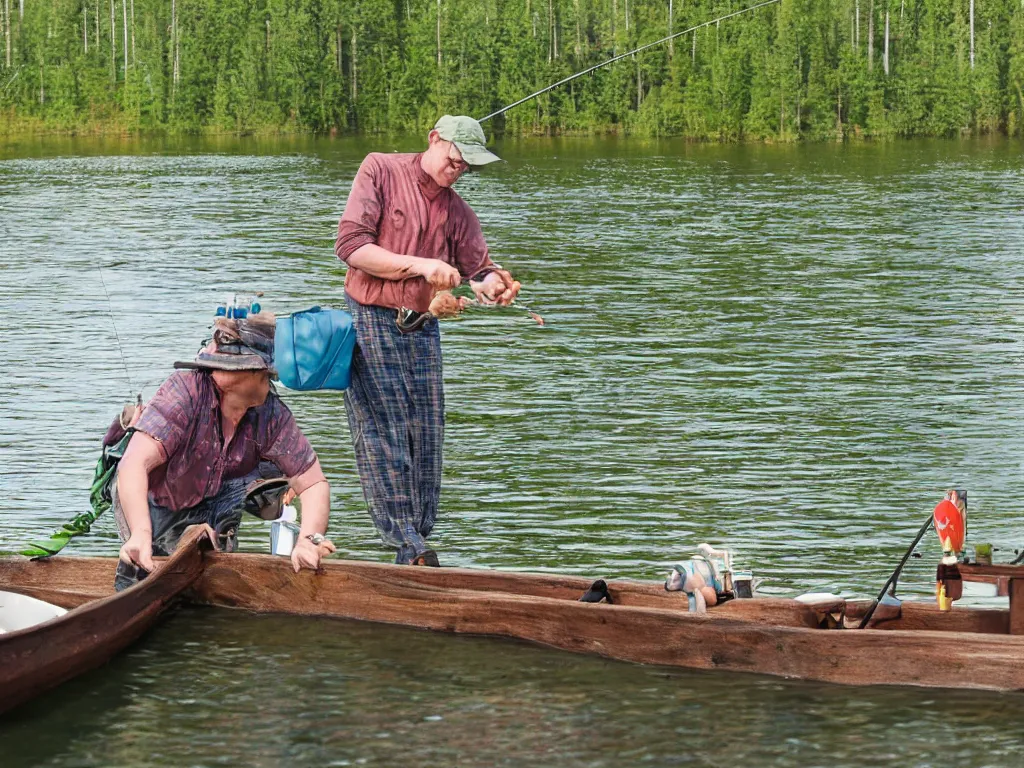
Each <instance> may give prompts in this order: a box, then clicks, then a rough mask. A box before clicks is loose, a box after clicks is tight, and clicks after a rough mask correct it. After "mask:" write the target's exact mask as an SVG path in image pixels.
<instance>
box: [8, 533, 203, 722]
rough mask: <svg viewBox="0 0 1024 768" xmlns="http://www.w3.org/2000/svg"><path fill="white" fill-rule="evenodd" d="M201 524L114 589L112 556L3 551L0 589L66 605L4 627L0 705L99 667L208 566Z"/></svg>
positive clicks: (10, 706) (13, 703)
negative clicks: (46, 556) (13, 555)
mask: <svg viewBox="0 0 1024 768" xmlns="http://www.w3.org/2000/svg"><path fill="white" fill-rule="evenodd" d="M201 537H202V534H201V531H200V530H199V529H192V530H189V531H186V533H185V534H184V535H183V536H182V540H181V543H180V545H179V547H178V549H177V551H175V553H174V555H173V556H172V557H170V558H166V561H165V562H164V563H163V564H162V565H161V567H159V568H158V569H157V570H156V571H155V572H154V573H153V574H152V575H151V576H149V577H148V578H146V579H145V580H143V581H141V582H140V583H139V584H137V585H135V586H134V587H132V588H130V589H126V590H125V591H123V592H121V593H119V594H115V593H114V569H115V567H116V565H117V560H116V559H115V558H72V557H60V558H53V559H50V560H41V561H31V560H14V559H0V590H3V591H9V592H16V593H19V594H23V595H29V596H30V597H34V598H37V599H39V600H44V601H46V602H47V603H50V604H52V605H56V606H59V607H60V608H67V609H72V610H68V611H67V612H66V613H64V614H63V615H61V616H57V617H56V618H53V619H50V620H49V621H46V622H44V623H42V624H38V625H36V626H32V627H26V628H24V629H20V630H17V631H14V632H8V633H6V634H0V713H2V712H5V711H7V710H9V709H12V708H13V707H15V706H17V705H18V704H20V703H22V702H24V701H27V700H29V699H31V698H32V697H33V696H36V695H38V694H40V693H42V692H43V691H46V690H48V689H50V688H53V687H54V686H56V685H59V684H60V683H63V682H64V681H66V680H69V679H71V678H72V677H75V676H76V675H79V674H81V673H83V672H86V671H88V670H90V669H93V668H94V667H98V666H99V665H100V664H103V663H104V662H106V661H107V660H108V659H110V658H111V657H112V656H113V655H114V654H115V653H117V652H118V651H120V650H121V649H123V648H124V647H126V646H127V645H128V644H129V643H131V642H133V641H134V640H135V639H136V638H138V637H139V635H141V634H142V633H143V632H145V631H146V630H147V629H148V628H149V627H151V626H152V625H153V624H154V623H155V622H156V621H157V619H158V618H159V617H160V614H161V613H162V612H163V611H164V609H166V608H167V606H168V605H169V604H170V603H171V601H172V600H174V599H175V598H176V597H178V596H179V595H180V594H181V593H182V592H184V591H185V590H186V589H187V588H188V587H189V586H191V585H192V584H193V583H194V582H195V581H196V579H198V578H199V576H200V575H201V574H202V572H203V565H204V562H203V556H202V553H201V552H200V539H201Z"/></svg>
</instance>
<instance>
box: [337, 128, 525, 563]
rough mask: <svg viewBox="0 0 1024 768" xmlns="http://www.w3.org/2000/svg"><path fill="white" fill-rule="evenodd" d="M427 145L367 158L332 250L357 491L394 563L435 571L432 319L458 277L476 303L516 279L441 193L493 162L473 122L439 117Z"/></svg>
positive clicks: (437, 419) (438, 406)
mask: <svg viewBox="0 0 1024 768" xmlns="http://www.w3.org/2000/svg"><path fill="white" fill-rule="evenodd" d="M427 141H428V146H427V149H426V151H424V152H421V153H419V154H390V155H389V154H381V153H373V154H370V155H367V157H366V159H365V160H363V163H362V165H361V166H360V167H359V172H358V173H357V174H356V178H355V181H354V182H353V183H352V193H351V194H350V195H349V198H348V203H347V204H346V205H345V212H344V213H343V214H342V217H341V221H340V222H339V224H338V238H337V240H336V242H335V245H334V252H335V254H337V256H338V258H339V259H341V260H342V261H344V262H345V263H346V264H347V265H348V274H347V275H346V276H345V298H346V301H347V302H348V305H349V310H350V311H351V312H352V317H353V321H354V324H355V329H356V340H357V341H356V351H355V355H354V357H353V361H352V385H351V387H350V388H349V389H348V391H347V392H346V393H345V409H346V411H347V412H348V423H349V429H350V431H351V433H352V442H353V446H354V448H355V454H356V464H357V467H358V469H359V480H360V483H361V484H362V486H363V495H364V497H365V498H366V504H367V507H368V508H369V511H370V515H371V516H372V518H373V522H374V525H376V527H377V530H378V532H379V533H380V535H381V538H382V539H383V541H384V543H385V544H386V545H387V546H389V547H392V548H394V549H395V550H396V556H395V562H396V563H399V564H401V563H409V564H413V565H433V566H436V565H438V561H437V554H436V553H435V552H434V551H433V550H432V549H430V548H429V547H428V546H427V542H426V539H427V537H428V536H429V535H430V532H431V530H432V529H433V527H434V521H435V520H436V519H437V505H438V499H439V497H440V493H441V452H442V443H443V440H444V388H443V382H442V376H441V338H440V333H439V331H438V327H437V319H436V317H435V315H436V316H449V315H451V314H457V313H458V311H459V309H461V304H460V303H459V302H457V301H453V300H452V298H451V295H450V294H448V293H447V291H449V290H450V289H452V288H455V287H456V286H458V285H459V284H460V283H461V282H462V281H463V280H468V281H469V285H470V287H471V288H472V290H473V293H474V294H476V298H477V300H478V301H479V302H481V303H484V304H495V303H497V304H509V303H511V302H512V301H513V300H514V299H515V297H516V294H517V293H518V291H519V284H518V283H517V282H515V281H514V280H513V279H512V275H510V274H509V273H508V272H506V271H505V270H503V269H501V268H500V267H498V266H497V265H496V264H494V262H492V261H491V259H490V256H488V253H487V243H486V242H484V236H483V233H482V232H481V231H480V222H479V221H478V220H477V217H476V214H474V213H473V211H472V210H471V209H470V207H469V206H468V205H467V204H466V203H465V201H463V199H462V198H461V197H459V196H458V195H457V194H456V193H455V192H454V191H453V190H452V189H451V187H452V185H453V184H454V183H455V182H456V181H458V179H459V177H460V176H462V174H463V173H465V172H466V171H467V170H469V168H471V167H477V166H483V165H487V164H488V163H493V162H494V161H496V160H499V159H500V158H498V157H497V156H496V155H494V154H492V153H490V152H488V151H487V148H486V143H487V139H486V138H485V136H484V132H483V129H482V128H481V127H480V123H478V122H477V121H476V120H474V119H473V118H471V117H464V116H463V117H453V116H451V115H445V116H444V117H442V118H441V119H440V120H438V121H437V124H436V125H435V126H434V129H433V130H432V131H431V132H430V134H429V136H428V137H427ZM439 292H440V293H439ZM431 310H433V311H431Z"/></svg>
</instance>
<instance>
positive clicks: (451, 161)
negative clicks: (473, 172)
mask: <svg viewBox="0 0 1024 768" xmlns="http://www.w3.org/2000/svg"><path fill="white" fill-rule="evenodd" d="M449 143H450V144H451V145H452V146H451V148H450V149H449V150H448V165H449V167H450V168H451V169H452V170H453V171H455V172H456V173H465V172H466V171H468V170H469V163H467V162H466V161H465V160H463V159H462V153H461V152H459V149H458V147H456V146H455V143H454V142H449ZM453 150H454V152H455V155H456V156H455V157H453V156H452V151H453Z"/></svg>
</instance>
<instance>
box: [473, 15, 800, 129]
mask: <svg viewBox="0 0 1024 768" xmlns="http://www.w3.org/2000/svg"><path fill="white" fill-rule="evenodd" d="M778 2H781V0H764V2H761V3H757V4H756V5H751V6H749V7H748V8H741V9H740V10H738V11H733V12H732V13H727V14H725V15H724V16H719V17H718V18H717V19H711V21H705V22H704V23H702V24H698V25H697V26H695V27H690V28H689V29H684V30H683V31H682V32H676V33H674V34H671V35H669V36H668V37H663V38H661V39H660V40H655V41H654V42H653V43H647V44H646V45H641V46H640V47H639V48H634V49H633V50H632V51H627V52H626V53H620V54H619V55H618V56H612V57H611V58H610V59H608V60H607V61H602V62H601V63H600V64H595V65H594V66H592V67H588V68H587V69H584V70H583V71H582V72H577V73H576V74H575V75H569V76H568V77H566V78H563V79H561V80H559V81H558V82H557V83H552V84H551V85H549V86H548V87H547V88H541V89H540V90H539V91H537V92H536V93H531V94H530V95H529V96H526V97H524V98H522V99H520V100H519V101H515V102H512V103H511V104H509V105H508V106H507V107H502V108H501V109H499V110H498V111H497V112H491V114H489V115H487V116H486V117H481V118H480V119H479V120H477V122H478V123H482V122H484V121H485V120H490V119H491V118H492V117H496V116H497V115H500V114H502V113H504V112H508V111H509V110H510V109H512V107H518V106H519V105H520V104H523V103H525V102H527V101H529V100H530V99H535V98H536V97H538V96H541V95H543V94H545V93H547V92H548V91H551V90H554V89H555V88H557V87H558V86H560V85H565V84H566V83H570V82H572V81H573V80H575V79H576V78H578V77H583V75H586V74H589V73H591V72H593V71H594V70H595V69H600V68H601V67H606V66H608V65H609V64H614V63H615V62H616V61H621V60H622V59H625V58H628V57H630V56H633V55H634V54H637V53H640V52H641V51H646V50H647V49H648V48H653V47H654V46H656V45H661V44H662V43H667V42H668V41H669V40H673V39H675V38H677V37H682V36H683V35H688V34H689V33H690V32H696V31H697V30H698V29H702V28H703V27H709V26H711V25H712V24H718V23H720V22H723V21H725V20H726V19H731V18H732V17H734V16H739V15H741V14H744V13H747V12H748V11H756V10H757V9H758V8H764V7H765V6H766V5H773V4H774V3H778Z"/></svg>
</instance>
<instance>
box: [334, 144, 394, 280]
mask: <svg viewBox="0 0 1024 768" xmlns="http://www.w3.org/2000/svg"><path fill="white" fill-rule="evenodd" d="M381 174H382V169H381V165H380V163H379V162H378V161H377V159H376V158H375V157H374V156H373V155H372V154H371V155H367V156H366V159H365V160H363V163H362V165H360V166H359V171H358V173H356V178H355V180H354V181H353V182H352V191H351V192H350V193H349V196H348V202H347V203H345V212H344V213H342V214H341V221H339V222H338V237H337V239H335V241H334V253H335V255H336V256H337V257H338V258H339V259H341V260H342V261H344V262H346V263H348V259H349V257H350V256H351V255H352V254H353V253H355V252H356V251H358V250H359V249H360V248H362V247H363V246H364V245H367V244H369V243H376V242H377V236H378V233H379V231H380V216H381V211H382V210H383V208H384V204H383V200H384V195H383V192H382V179H381Z"/></svg>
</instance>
